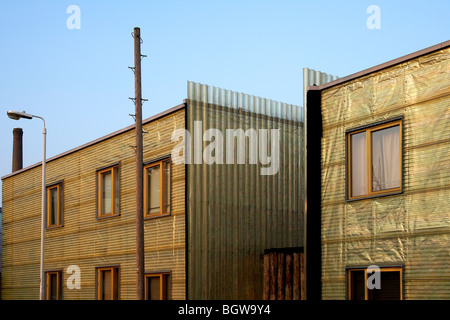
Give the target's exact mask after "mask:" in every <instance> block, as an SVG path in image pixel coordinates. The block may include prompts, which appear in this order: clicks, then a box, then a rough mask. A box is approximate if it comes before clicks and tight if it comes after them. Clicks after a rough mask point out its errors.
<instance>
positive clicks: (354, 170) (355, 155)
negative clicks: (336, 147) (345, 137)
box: [351, 132, 367, 197]
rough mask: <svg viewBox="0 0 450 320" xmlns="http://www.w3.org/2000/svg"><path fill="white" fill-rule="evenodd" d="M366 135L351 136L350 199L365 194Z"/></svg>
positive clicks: (361, 133)
mask: <svg viewBox="0 0 450 320" xmlns="http://www.w3.org/2000/svg"><path fill="white" fill-rule="evenodd" d="M366 154H367V153H366V133H365V132H360V133H356V134H353V135H351V158H352V159H351V176H352V184H351V186H352V188H351V194H352V197H358V196H363V195H365V194H366V193H367V169H366V168H367V162H366V160H367V159H366Z"/></svg>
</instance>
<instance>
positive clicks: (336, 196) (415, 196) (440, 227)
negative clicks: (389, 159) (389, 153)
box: [322, 47, 450, 299]
mask: <svg viewBox="0 0 450 320" xmlns="http://www.w3.org/2000/svg"><path fill="white" fill-rule="evenodd" d="M449 105H450V48H448V47H447V48H446V49H442V50H439V51H436V52H433V53H430V54H427V55H424V56H421V57H418V58H415V59H413V60H410V61H407V62H404V63H401V64H398V65H395V66H392V67H390V68H387V69H384V70H381V71H377V72H374V73H372V74H368V75H365V76H363V77H359V78H356V79H354V80H351V81H349V82H346V83H343V84H341V85H336V86H334V87H331V88H328V89H325V90H324V91H323V92H322V115H323V131H324V134H323V138H322V168H323V170H322V185H323V189H322V257H323V260H322V281H323V288H322V289H323V291H322V292H323V298H324V299H345V298H346V291H345V290H346V285H345V268H346V267H350V266H369V265H372V264H376V265H403V266H404V273H403V288H404V298H405V299H449V298H450V269H449V268H448V265H450V248H449V245H448V244H449V243H450V242H449V241H450V210H449V208H450V170H449V169H450V165H449V158H450V148H449V143H450V126H449V125H448V120H449V117H450V109H449ZM398 116H402V117H403V133H402V134H403V164H402V165H403V193H402V194H399V195H392V196H387V197H378V198H374V199H363V200H358V201H352V202H346V201H345V187H346V186H345V179H346V176H345V175H346V173H345V172H346V171H345V169H346V168H345V166H346V165H345V159H346V158H345V138H346V137H345V131H346V130H347V129H352V128H356V127H359V126H361V125H370V124H372V123H375V122H377V121H380V120H387V119H391V118H395V117H398Z"/></svg>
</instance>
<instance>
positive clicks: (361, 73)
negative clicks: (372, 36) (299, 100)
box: [306, 40, 450, 90]
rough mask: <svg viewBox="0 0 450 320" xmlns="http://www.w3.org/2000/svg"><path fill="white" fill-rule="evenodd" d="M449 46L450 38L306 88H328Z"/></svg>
mask: <svg viewBox="0 0 450 320" xmlns="http://www.w3.org/2000/svg"><path fill="white" fill-rule="evenodd" d="M449 46H450V40H447V41H444V42H441V43H439V44H436V45H434V46H431V47H428V48H425V49H422V50H419V51H416V52H413V53H410V54H407V55H405V56H402V57H399V58H396V59H393V60H390V61H387V62H385V63H382V64H379V65H376V66H374V67H371V68H368V69H365V70H362V71H359V72H356V73H353V74H351V75H349V76H346V77H343V78H338V79H337V80H334V81H331V82H328V83H325V84H322V85H320V86H308V87H307V89H306V90H323V89H328V88H331V87H333V86H336V85H339V84H342V83H344V82H347V81H351V80H354V79H356V78H359V77H362V76H365V75H368V74H370V73H373V72H376V71H380V70H382V69H386V68H389V67H392V66H394V65H396V64H400V63H403V62H406V61H408V60H412V59H415V58H417V57H420V56H423V55H426V54H429V53H431V52H434V51H438V50H441V49H444V48H446V47H449Z"/></svg>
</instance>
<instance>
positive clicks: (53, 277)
mask: <svg viewBox="0 0 450 320" xmlns="http://www.w3.org/2000/svg"><path fill="white" fill-rule="evenodd" d="M49 277H50V288H49V289H50V300H58V280H57V274H56V273H51V274H49Z"/></svg>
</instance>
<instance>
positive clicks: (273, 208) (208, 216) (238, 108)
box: [187, 82, 303, 299]
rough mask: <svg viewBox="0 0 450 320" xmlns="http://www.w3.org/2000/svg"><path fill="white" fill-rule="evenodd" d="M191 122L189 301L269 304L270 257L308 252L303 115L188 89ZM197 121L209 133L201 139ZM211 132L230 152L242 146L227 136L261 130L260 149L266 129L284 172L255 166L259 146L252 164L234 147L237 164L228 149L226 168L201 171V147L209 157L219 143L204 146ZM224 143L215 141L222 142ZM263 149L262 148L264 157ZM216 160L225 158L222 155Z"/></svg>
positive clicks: (251, 99) (243, 97)
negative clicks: (273, 252)
mask: <svg viewBox="0 0 450 320" xmlns="http://www.w3.org/2000/svg"><path fill="white" fill-rule="evenodd" d="M187 114H188V115H187V117H188V120H187V124H188V125H187V128H188V130H189V132H190V134H191V140H190V150H191V157H190V160H192V161H191V163H190V164H188V166H187V168H188V172H187V175H188V180H187V181H188V182H187V185H188V186H187V187H188V191H187V192H188V213H187V214H188V218H187V224H188V228H187V231H188V279H187V281H188V298H189V299H262V298H263V271H264V261H263V255H264V250H265V249H271V248H286V247H301V246H303V235H302V230H303V198H302V194H303V185H302V174H301V172H302V166H303V160H302V150H303V149H302V148H303V124H302V123H303V110H302V108H301V107H298V106H294V105H289V104H285V103H280V102H276V101H272V100H267V99H263V98H259V97H255V96H251V95H247V94H243V93H238V92H233V91H229V90H224V89H220V88H216V87H211V86H207V85H203V84H198V83H193V82H188V100H187ZM197 121H201V126H202V127H201V129H198V127H197V132H195V129H196V128H195V123H197V125H198V123H199V122H197ZM211 128H214V129H218V131H220V132H221V133H222V134H223V144H224V145H226V144H227V143H234V142H235V141H234V140H232V139H227V138H226V130H227V129H228V130H232V131H231V132H236V130H237V129H242V130H243V131H244V132H251V129H255V131H256V132H257V139H258V142H259V143H261V141H264V134H263V131H260V129H267V133H268V136H269V138H268V143H264V144H262V145H264V146H265V147H267V148H268V150H269V152H268V155H271V156H272V157H273V158H272V162H271V164H272V165H274V159H275V158H277V159H279V169H278V170H277V171H276V173H275V174H273V175H263V174H261V170H262V169H263V168H267V167H270V165H271V164H270V163H269V164H267V163H266V162H264V160H266V159H265V158H264V157H258V160H257V162H256V164H253V162H252V161H251V155H250V152H247V151H249V150H251V148H252V147H255V146H257V144H256V145H255V143H248V144H246V146H245V148H246V153H245V164H237V158H236V153H237V148H236V147H235V146H233V148H232V149H233V150H234V158H233V160H234V162H233V163H228V164H227V162H226V160H225V159H226V158H227V150H226V147H224V148H223V159H224V161H223V164H218V163H213V164H207V163H206V161H205V160H204V159H202V161H201V163H200V164H196V163H194V161H195V154H194V151H195V147H196V146H197V147H198V148H197V149H196V150H197V151H198V150H200V152H202V151H203V155H205V157H206V156H207V155H208V154H209V152H210V150H211V149H210V148H208V146H209V145H210V144H211V143H212V142H209V141H203V139H202V137H203V135H204V133H205V132H206V131H207V130H208V129H211ZM274 129H279V152H275V153H274V152H272V153H271V151H270V150H271V149H270V148H271V146H274V145H276V144H275V143H274V142H275V141H274V140H273V139H274V138H270V135H271V133H273V132H275V131H274ZM218 136H219V135H216V136H215V140H214V139H212V140H214V141H216V142H218V140H220V138H217V137H218ZM261 139H262V140H261ZM205 140H206V139H205ZM275 140H276V139H275ZM196 141H197V145H195V143H196ZM263 149H264V148H261V145H259V146H258V153H259V151H261V150H263ZM230 153H231V152H230ZM211 155H215V156H217V155H219V158H220V149H217V148H216V150H215V153H211ZM200 156H201V155H200ZM198 159H199V158H197V160H198ZM274 172H275V170H274Z"/></svg>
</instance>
